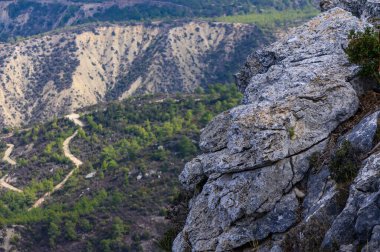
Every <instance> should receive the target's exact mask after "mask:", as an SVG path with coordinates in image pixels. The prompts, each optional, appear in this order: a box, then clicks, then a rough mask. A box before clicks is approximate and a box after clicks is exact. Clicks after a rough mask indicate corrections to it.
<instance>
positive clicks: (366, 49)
mask: <svg viewBox="0 0 380 252" xmlns="http://www.w3.org/2000/svg"><path fill="white" fill-rule="evenodd" d="M349 39H350V43H349V44H348V47H347V48H346V49H345V52H346V54H347V55H348V59H349V60H350V62H351V63H354V64H357V65H359V66H360V67H361V71H360V74H361V75H362V76H367V77H372V78H375V79H376V80H377V82H378V83H379V84H380V73H379V70H380V41H379V33H378V32H375V31H374V29H372V28H367V29H366V30H365V31H364V32H360V31H358V32H355V31H351V33H350V35H349Z"/></svg>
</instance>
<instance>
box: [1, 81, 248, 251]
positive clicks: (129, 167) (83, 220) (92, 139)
mask: <svg viewBox="0 0 380 252" xmlns="http://www.w3.org/2000/svg"><path fill="white" fill-rule="evenodd" d="M240 99H241V94H240V93H239V92H238V90H237V88H236V87H235V86H228V85H227V86H226V85H224V86H223V85H216V86H212V87H211V89H208V90H207V91H206V93H204V92H202V91H201V90H198V94H194V95H176V96H139V97H135V98H130V99H127V100H125V101H123V102H113V103H111V104H107V105H103V106H100V107H99V106H95V107H93V108H92V111H93V112H91V111H87V112H86V113H85V114H83V116H81V117H80V118H77V117H75V115H70V116H68V117H66V118H61V119H55V120H53V121H51V122H49V123H47V124H38V125H36V126H34V127H33V128H30V129H26V130H22V131H16V132H13V134H11V135H4V136H2V139H3V140H2V142H1V143H2V146H1V150H2V151H3V153H4V156H5V157H6V158H5V159H4V160H3V162H2V163H1V165H0V168H1V180H0V186H1V188H0V224H1V225H6V227H7V228H5V229H3V230H2V232H3V242H2V245H3V248H4V246H11V247H16V248H17V249H18V250H19V251H52V250H54V251H142V250H143V251H158V249H159V243H158V241H159V240H160V239H161V238H162V237H163V234H164V232H165V231H166V230H167V229H168V228H169V227H170V225H169V222H168V220H166V218H165V217H166V215H167V211H168V209H169V208H170V205H171V204H173V203H174V202H175V201H176V200H177V199H178V197H179V196H180V194H179V192H180V188H179V182H178V180H177V179H176V178H177V176H178V174H179V172H180V170H181V168H182V166H183V165H184V163H185V162H186V160H189V159H190V158H191V157H192V156H193V155H194V154H196V153H198V148H197V146H196V142H197V141H198V139H199V131H200V129H201V128H203V127H204V126H205V125H206V124H207V122H209V120H210V119H211V118H212V117H213V116H214V115H216V114H217V113H220V112H222V111H224V110H226V109H229V108H231V107H233V106H236V105H237V104H238V102H239V101H240ZM5 143H7V144H8V146H6V145H5ZM10 145H12V146H13V147H12V148H10ZM6 150H9V151H6ZM52 192H54V193H52ZM50 194H51V195H50ZM30 208H31V209H30ZM28 209H30V210H28ZM11 231H12V232H11ZM9 232H11V233H15V234H14V235H7V234H9ZM12 237H13V238H12ZM10 241H11V242H10ZM169 246H170V245H169ZM166 248H167V247H166Z"/></svg>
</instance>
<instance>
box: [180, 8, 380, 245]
mask: <svg viewBox="0 0 380 252" xmlns="http://www.w3.org/2000/svg"><path fill="white" fill-rule="evenodd" d="M367 25H369V24H368V23H366V21H365V20H364V19H363V20H361V19H359V18H357V17H355V16H353V15H352V14H351V13H350V12H347V11H345V10H343V9H341V8H333V9H330V10H328V11H326V12H324V13H323V14H321V15H320V16H318V17H317V18H315V19H313V20H311V21H310V22H308V23H307V24H305V25H303V26H301V27H299V28H297V29H294V30H293V31H292V32H291V33H289V35H288V36H287V37H286V38H284V39H282V40H280V41H278V42H276V43H274V44H273V45H271V46H270V47H268V48H265V49H263V50H261V51H258V52H256V53H254V54H253V55H251V56H250V57H249V58H248V62H247V63H246V64H245V66H244V67H243V69H242V71H241V72H240V73H239V74H238V75H237V84H238V86H239V88H240V89H241V90H242V91H244V99H243V103H242V105H240V106H239V107H236V108H233V109H232V110H230V111H227V112H225V113H223V114H221V115H219V116H217V117H216V118H215V119H214V120H213V121H212V122H211V123H210V124H209V125H208V126H207V127H206V128H205V129H204V130H203V132H202V135H201V139H200V146H201V148H202V150H203V151H204V154H202V155H200V156H198V157H197V158H195V159H194V160H192V161H191V162H189V163H188V164H187V165H186V166H185V168H184V170H183V172H182V173H181V175H180V177H179V179H180V181H181V183H182V184H183V186H184V188H185V189H187V190H192V191H195V192H198V191H199V193H198V194H196V195H195V196H194V198H193V199H192V200H191V201H190V204H189V207H190V212H189V214H188V217H187V220H186V224H185V226H184V228H183V230H182V232H181V233H180V234H179V235H178V236H177V238H176V240H175V242H174V245H173V250H174V251H188V250H192V251H230V250H233V249H237V248H242V247H243V246H246V245H247V244H249V243H253V244H255V243H258V244H261V245H260V246H258V247H259V251H269V250H270V249H273V251H282V249H285V248H287V249H289V248H291V249H293V250H291V251H312V250H311V249H318V248H319V245H320V243H321V242H322V239H323V235H324V232H326V231H327V230H329V231H328V232H327V234H326V237H325V238H324V239H325V241H324V247H325V248H328V246H329V245H331V242H332V241H334V240H335V237H337V236H339V235H340V233H339V232H343V230H344V229H343V227H344V225H345V221H347V220H351V217H357V216H361V213H364V215H363V218H362V219H360V218H357V220H360V223H359V224H357V225H356V224H355V223H351V224H352V225H351V226H352V229H355V228H356V229H355V232H357V233H358V234H359V235H360V234H366V235H363V236H361V237H360V236H359V239H360V241H359V242H362V239H367V238H368V239H370V238H371V237H370V236H373V237H374V238H373V239H374V241H373V242H372V243H369V244H368V246H376V242H377V241H376V240H375V239H376V237H378V235H379V234H378V232H377V231H378V229H375V226H376V225H379V223H375V221H373V220H374V219H376V218H377V215H376V214H375V215H371V214H369V212H370V211H372V210H373V209H374V207H375V202H377V201H376V200H377V198H376V197H375V196H372V197H369V198H368V197H365V196H363V195H366V196H368V192H369V190H372V189H373V186H374V184H368V183H367V182H368V181H367V180H368V179H369V178H371V181H372V179H374V181H377V182H378V179H376V177H374V176H373V174H374V172H375V173H376V169H377V168H378V165H377V162H378V161H377V160H378V159H377V158H376V156H377V155H373V156H371V157H370V158H369V159H368V160H367V162H366V165H364V167H363V168H362V170H361V172H360V173H359V176H358V178H357V179H356V180H355V183H354V185H353V186H354V187H355V188H359V189H355V190H356V192H351V193H350V196H349V200H348V203H347V206H346V207H344V205H345V202H344V201H343V203H342V196H341V194H340V188H339V187H338V185H337V184H336V183H335V182H334V181H333V180H332V179H331V176H330V172H329V167H328V166H326V165H325V166H323V167H322V169H321V170H319V171H311V165H312V164H311V163H310V158H311V157H312V156H314V154H315V153H318V152H322V151H323V150H324V149H325V148H326V145H327V142H328V140H329V137H330V134H331V133H332V132H333V131H334V129H336V127H337V126H338V125H339V124H341V123H342V122H344V121H345V120H347V119H348V118H350V117H351V116H353V115H354V114H355V113H356V111H357V108H358V96H357V93H356V92H355V90H354V88H353V87H352V85H351V84H350V83H349V81H350V80H352V77H353V76H354V75H355V73H357V70H358V68H357V67H356V66H353V65H351V64H349V62H348V61H347V58H346V56H345V53H344V51H343V49H342V48H344V47H345V46H346V45H347V43H348V41H347V34H348V33H349V31H350V30H363V29H364V28H365V27H366V26H367ZM377 118H378V113H377V114H374V115H372V116H369V117H368V118H365V119H364V120H363V121H362V122H361V123H360V124H359V125H358V126H357V127H355V128H354V129H353V131H352V132H349V133H348V134H347V135H345V136H344V137H342V139H343V138H344V139H346V140H348V141H352V143H353V144H358V145H360V148H361V149H362V151H368V150H370V149H372V148H373V144H374V141H373V139H374V136H375V133H374V132H377ZM375 120H376V123H375V124H373V122H374V121H375ZM341 141H343V140H341ZM376 167H377V168H376ZM356 185H358V187H356ZM364 185H366V186H367V187H365V188H364V187H363V186H364ZM369 188H371V189H369ZM352 190H353V189H352ZM373 190H374V191H373V195H375V194H376V192H377V191H378V189H373ZM359 192H360V193H359ZM371 193H372V191H371ZM362 194H363V195H362ZM364 199H367V200H364ZM350 202H352V205H353V206H352V207H350ZM343 208H345V210H343V211H342V209H343ZM347 208H348V210H346V209H347ZM345 212H346V214H345ZM321 220H323V222H324V223H323V225H322V224H321V225H320V226H321V227H322V226H323V228H320V229H318V230H315V227H319V226H318V225H315V223H316V222H318V221H321ZM332 222H334V223H333V224H332V226H331V223H332ZM335 223H336V224H335ZM341 223H343V224H342V225H340V224H341ZM368 223H372V224H373V225H372V224H371V225H368ZM330 226H331V228H330ZM289 230H291V231H289ZM321 230H323V233H321V232H322V231H321ZM292 232H293V233H292ZM307 232H309V233H312V234H315V233H321V235H322V236H321V237H320V240H319V241H316V242H315V243H318V242H319V243H318V244H317V245H315V244H313V246H314V247H310V244H309V245H300V244H298V245H297V246H300V247H298V248H296V247H294V246H295V245H294V243H295V242H296V241H297V240H299V241H301V242H300V243H302V242H303V241H304V240H305V239H306V238H305V237H306V233H307ZM355 232H353V233H351V234H352V235H354V234H355ZM292 234H293V236H292ZM351 234H350V235H351ZM368 234H370V235H368ZM289 237H293V238H291V239H290V240H291V242H290V243H293V244H289ZM329 237H331V238H329ZM351 238H352V237H348V238H347V239H344V238H343V236H342V243H341V244H339V245H345V243H343V242H346V241H351ZM296 243H297V242H296ZM266 249H267V250H266ZM297 249H298V250H297ZM271 251H272V250H271Z"/></svg>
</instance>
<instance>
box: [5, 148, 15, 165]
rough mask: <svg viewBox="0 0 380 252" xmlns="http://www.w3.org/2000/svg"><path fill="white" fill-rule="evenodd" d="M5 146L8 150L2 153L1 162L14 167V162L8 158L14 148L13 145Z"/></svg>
mask: <svg viewBox="0 0 380 252" xmlns="http://www.w3.org/2000/svg"><path fill="white" fill-rule="evenodd" d="M7 146H8V149H7V150H6V151H5V152H4V157H3V161H4V162H7V163H9V164H11V165H16V164H17V163H16V161H14V160H13V159H11V157H10V156H11V154H12V151H13V149H14V147H15V146H14V145H13V144H7Z"/></svg>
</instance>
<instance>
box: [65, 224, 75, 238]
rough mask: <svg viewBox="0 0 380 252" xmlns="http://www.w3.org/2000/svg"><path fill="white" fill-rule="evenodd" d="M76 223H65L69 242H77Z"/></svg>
mask: <svg viewBox="0 0 380 252" xmlns="http://www.w3.org/2000/svg"><path fill="white" fill-rule="evenodd" d="M75 226H76V225H75V223H74V222H72V221H70V220H68V221H66V223H65V233H66V237H67V238H68V239H69V240H76V239H77V232H76V230H75Z"/></svg>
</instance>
